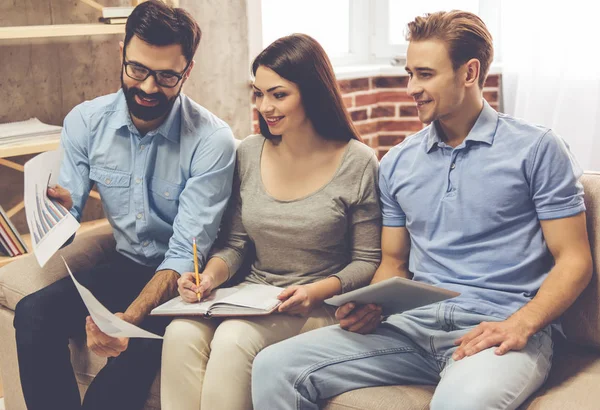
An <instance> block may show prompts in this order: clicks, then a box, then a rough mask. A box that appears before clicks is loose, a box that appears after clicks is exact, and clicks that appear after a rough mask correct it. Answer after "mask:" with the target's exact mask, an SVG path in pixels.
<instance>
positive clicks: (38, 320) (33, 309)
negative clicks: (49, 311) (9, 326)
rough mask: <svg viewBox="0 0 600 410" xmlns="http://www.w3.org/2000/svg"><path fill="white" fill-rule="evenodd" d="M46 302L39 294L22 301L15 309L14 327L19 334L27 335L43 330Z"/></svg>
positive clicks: (31, 295) (28, 296)
mask: <svg viewBox="0 0 600 410" xmlns="http://www.w3.org/2000/svg"><path fill="white" fill-rule="evenodd" d="M45 310H46V309H45V308H44V301H43V300H42V298H41V297H40V295H39V294H37V293H32V294H30V295H27V296H25V297H24V298H23V299H21V300H20V301H19V302H18V303H17V306H16V307H15V318H14V321H13V326H14V327H15V329H16V331H17V333H18V334H26V333H30V332H35V331H36V330H41V328H42V327H43V325H44V312H45Z"/></svg>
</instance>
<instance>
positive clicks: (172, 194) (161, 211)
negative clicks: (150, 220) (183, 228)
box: [148, 177, 184, 224]
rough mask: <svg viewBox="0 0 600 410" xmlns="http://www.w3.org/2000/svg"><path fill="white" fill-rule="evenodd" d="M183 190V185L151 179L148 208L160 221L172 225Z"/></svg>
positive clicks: (155, 178)
mask: <svg viewBox="0 0 600 410" xmlns="http://www.w3.org/2000/svg"><path fill="white" fill-rule="evenodd" d="M183 188H184V186H183V185H178V184H175V183H173V182H169V181H165V180H163V179H160V178H157V177H152V179H151V180H150V184H149V185H148V189H149V191H150V192H149V195H148V197H149V200H150V207H151V208H152V209H153V210H154V211H155V212H156V213H157V214H158V215H159V216H160V217H161V219H163V220H165V221H168V222H169V223H171V224H172V223H173V220H174V219H175V215H176V214H177V210H178V208H179V195H181V191H183Z"/></svg>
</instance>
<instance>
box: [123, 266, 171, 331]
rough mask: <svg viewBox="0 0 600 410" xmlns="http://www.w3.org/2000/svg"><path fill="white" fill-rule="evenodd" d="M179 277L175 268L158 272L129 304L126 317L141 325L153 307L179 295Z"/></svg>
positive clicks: (131, 321)
mask: <svg viewBox="0 0 600 410" xmlns="http://www.w3.org/2000/svg"><path fill="white" fill-rule="evenodd" d="M177 279H179V274H178V273H177V272H175V271H174V270H171V269H165V270H161V271H158V272H156V273H155V274H154V276H153V277H152V279H150V282H148V284H147V285H146V286H144V289H142V292H141V293H140V295H139V296H138V297H137V298H136V299H135V300H134V301H133V303H131V305H129V307H128V308H127V310H126V311H125V313H124V319H125V320H127V321H128V322H130V323H133V324H135V325H139V324H140V323H141V322H142V321H143V320H144V318H145V317H146V316H148V315H149V314H150V311H151V310H152V309H154V308H155V307H157V306H158V305H160V304H162V303H164V302H166V301H168V300H170V299H172V298H174V297H175V296H177Z"/></svg>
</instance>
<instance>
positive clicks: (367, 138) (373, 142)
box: [362, 134, 379, 148]
mask: <svg viewBox="0 0 600 410" xmlns="http://www.w3.org/2000/svg"><path fill="white" fill-rule="evenodd" d="M362 138H363V140H364V142H365V144H367V145H368V146H369V147H371V148H377V147H378V146H379V137H378V136H377V134H373V135H363V136H362Z"/></svg>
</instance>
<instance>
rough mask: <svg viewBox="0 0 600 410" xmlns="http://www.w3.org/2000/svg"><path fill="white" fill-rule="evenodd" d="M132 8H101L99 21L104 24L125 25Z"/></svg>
mask: <svg viewBox="0 0 600 410" xmlns="http://www.w3.org/2000/svg"><path fill="white" fill-rule="evenodd" d="M132 11H133V7H102V17H100V21H101V22H102V23H106V24H125V23H127V17H129V15H130V14H131V12H132Z"/></svg>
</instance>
